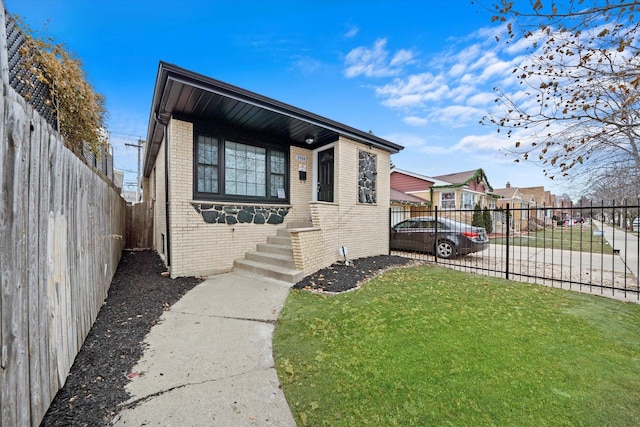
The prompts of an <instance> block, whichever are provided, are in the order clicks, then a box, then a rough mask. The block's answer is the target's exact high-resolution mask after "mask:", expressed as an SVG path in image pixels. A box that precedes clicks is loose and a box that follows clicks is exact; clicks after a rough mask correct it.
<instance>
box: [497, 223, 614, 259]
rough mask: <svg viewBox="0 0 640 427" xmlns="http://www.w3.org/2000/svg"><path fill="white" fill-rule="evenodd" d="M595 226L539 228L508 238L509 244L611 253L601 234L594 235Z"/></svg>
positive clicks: (501, 241) (504, 240) (501, 239)
mask: <svg viewBox="0 0 640 427" xmlns="http://www.w3.org/2000/svg"><path fill="white" fill-rule="evenodd" d="M595 230H597V227H592V226H591V225H587V226H585V227H584V230H582V231H581V230H580V226H579V225H577V226H573V227H568V228H564V227H558V228H556V229H555V230H541V231H537V232H530V233H528V234H523V235H517V236H513V237H510V238H509V244H511V245H515V246H529V247H532V248H549V249H565V250H571V251H580V252H593V253H605V254H611V253H613V249H612V248H611V246H609V244H608V243H607V242H606V240H605V239H604V238H602V237H601V236H594V235H593V232H594V231H595ZM491 242H492V243H497V244H502V245H504V244H506V242H507V239H506V238H500V237H499V238H495V239H492V240H491Z"/></svg>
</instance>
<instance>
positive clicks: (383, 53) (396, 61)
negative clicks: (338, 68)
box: [344, 39, 413, 78]
mask: <svg viewBox="0 0 640 427" xmlns="http://www.w3.org/2000/svg"><path fill="white" fill-rule="evenodd" d="M386 45H387V39H378V40H376V42H375V43H374V44H373V46H372V47H364V46H360V47H356V48H355V49H353V50H351V52H349V53H348V54H347V56H346V58H345V64H346V65H347V68H346V69H345V71H344V75H345V76H346V77H347V78H352V77H357V76H360V75H364V76H365V77H390V76H396V75H398V74H400V72H401V71H402V66H403V65H406V64H408V63H411V62H412V60H413V53H412V52H411V51H410V50H407V49H402V50H399V51H398V52H396V53H395V54H394V55H393V57H392V58H391V60H389V56H390V53H389V51H388V50H387V49H386Z"/></svg>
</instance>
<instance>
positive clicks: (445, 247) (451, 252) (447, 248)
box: [436, 240, 456, 259]
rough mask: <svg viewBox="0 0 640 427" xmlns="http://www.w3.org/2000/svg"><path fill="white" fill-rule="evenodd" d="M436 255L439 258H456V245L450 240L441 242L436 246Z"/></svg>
mask: <svg viewBox="0 0 640 427" xmlns="http://www.w3.org/2000/svg"><path fill="white" fill-rule="evenodd" d="M436 255H437V256H438V258H444V259H451V258H454V257H455V255H456V245H454V244H453V243H451V242H450V241H448V240H441V241H439V242H438V245H437V246H436Z"/></svg>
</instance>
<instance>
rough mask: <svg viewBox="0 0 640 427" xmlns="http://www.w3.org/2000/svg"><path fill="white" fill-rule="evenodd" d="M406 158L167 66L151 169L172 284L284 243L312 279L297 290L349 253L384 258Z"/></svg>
mask: <svg viewBox="0 0 640 427" xmlns="http://www.w3.org/2000/svg"><path fill="white" fill-rule="evenodd" d="M401 149H402V147H401V146H400V145H397V144H394V143H392V142H390V141H387V140H385V139H382V138H379V137H377V136H375V135H373V134H371V133H368V132H363V131H360V130H357V129H354V128H351V127H349V126H346V125H344V124H341V123H338V122H335V121H332V120H329V119H327V118H324V117H321V116H318V115H316V114H313V113H310V112H307V111H304V110H301V109H299V108H296V107H293V106H290V105H287V104H284V103H282V102H279V101H276V100H273V99H271V98H267V97H265V96H262V95H258V94H256V93H253V92H249V91H247V90H244V89H241V88H238V87H235V86H232V85H229V84H227V83H223V82H221V81H218V80H214V79H212V78H209V77H206V76H203V75H200V74H197V73H194V72H191V71H188V70H185V69H183V68H179V67H177V66H175V65H170V64H167V63H164V62H161V63H160V66H159V69H158V75H157V79H156V84H155V89H154V94H153V101H152V106H151V114H150V118H149V130H148V134H147V143H146V144H145V154H144V169H143V173H144V175H143V176H144V179H143V194H144V197H145V202H146V203H149V204H150V205H152V207H153V209H154V223H153V228H154V231H153V235H154V247H155V249H156V250H157V252H158V253H159V254H160V255H161V257H162V259H163V260H164V262H165V264H166V265H167V266H168V267H169V270H170V274H171V277H178V276H187V275H189V276H203V275H210V274H214V273H219V272H224V271H229V270H230V269H231V268H232V267H233V266H234V261H235V263H236V265H240V264H241V261H240V260H243V259H244V258H243V257H244V256H245V254H246V253H248V252H251V251H252V250H253V249H256V247H257V246H260V245H265V244H271V245H276V246H281V245H280V244H278V243H282V242H281V240H282V239H285V240H286V241H287V242H289V241H290V243H288V245H290V248H291V249H290V255H287V256H290V257H291V258H292V260H291V262H292V264H293V267H295V269H296V270H297V271H298V272H300V273H301V274H302V275H301V274H295V275H293V276H292V277H293V278H294V279H293V281H296V280H299V279H300V278H301V277H303V276H304V275H308V274H311V273H313V272H315V271H317V270H318V269H320V268H323V267H326V266H328V265H330V264H331V263H333V262H335V261H336V260H338V259H341V258H342V256H341V253H340V249H341V247H346V248H347V249H348V257H349V258H350V259H355V258H360V257H367V256H374V255H380V254H386V253H388V250H389V235H388V233H386V232H379V231H380V230H387V229H388V223H389V219H388V218H389V200H390V195H389V194H390V185H389V179H390V178H389V169H390V155H391V154H392V153H396V152H398V151H399V150H401ZM285 227H286V229H285ZM283 232H284V233H283ZM278 236H280V237H278ZM268 242H270V243H268ZM282 245H284V246H287V243H286V242H285V243H282ZM271 248H272V249H273V250H270V249H268V248H267V249H264V251H266V252H274V251H275V246H272V247H271ZM267 255H269V254H267ZM267 255H265V256H267ZM271 256H275V255H272V254H271ZM283 256H284V255H283ZM287 262H289V261H288V260H287Z"/></svg>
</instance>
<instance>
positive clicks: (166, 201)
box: [153, 112, 171, 269]
mask: <svg viewBox="0 0 640 427" xmlns="http://www.w3.org/2000/svg"><path fill="white" fill-rule="evenodd" d="M153 118H154V119H155V120H156V122H158V123H159V124H161V125H162V127H163V129H164V215H165V223H166V224H165V225H166V228H167V239H166V240H167V256H166V257H165V261H166V264H167V268H169V269H171V223H170V222H169V218H170V215H169V207H170V203H169V132H167V123H163V122H161V121H160V119H158V113H157V112H155V113H154V114H153Z"/></svg>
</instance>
